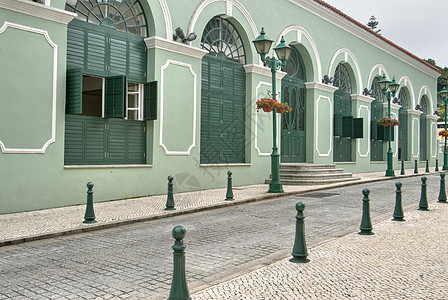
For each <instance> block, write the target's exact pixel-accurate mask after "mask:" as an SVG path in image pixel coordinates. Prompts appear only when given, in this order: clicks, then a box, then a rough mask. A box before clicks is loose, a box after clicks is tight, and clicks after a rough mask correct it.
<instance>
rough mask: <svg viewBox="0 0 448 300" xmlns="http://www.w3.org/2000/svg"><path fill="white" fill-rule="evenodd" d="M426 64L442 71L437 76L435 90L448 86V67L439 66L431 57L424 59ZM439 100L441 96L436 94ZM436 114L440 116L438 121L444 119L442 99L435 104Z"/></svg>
mask: <svg viewBox="0 0 448 300" xmlns="http://www.w3.org/2000/svg"><path fill="white" fill-rule="evenodd" d="M424 61H426V62H427V63H428V64H430V65H432V66H434V67H436V68H437V69H439V70H440V72H442V74H441V75H440V76H439V78H437V92H440V91H441V90H442V89H443V88H444V87H446V88H448V68H447V67H444V68H442V67H439V66H438V65H437V63H436V61H435V60H434V59H432V58H428V59H424ZM439 101H441V98H440V97H439V96H437V102H439ZM437 115H438V116H439V117H440V119H439V121H444V120H445V105H444V103H443V101H441V102H440V104H438V105H437Z"/></svg>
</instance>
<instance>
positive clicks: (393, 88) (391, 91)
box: [378, 75, 400, 176]
mask: <svg viewBox="0 0 448 300" xmlns="http://www.w3.org/2000/svg"><path fill="white" fill-rule="evenodd" d="M378 83H379V85H380V87H381V90H382V91H383V94H384V95H385V96H386V97H387V116H388V117H389V118H390V100H391V98H392V97H395V94H396V93H397V91H398V88H399V87H400V85H399V84H398V83H396V82H395V78H393V79H392V81H389V80H387V78H386V75H383V78H381V80H380V81H378ZM388 127H389V128H388V130H389V139H388V140H389V147H388V149H387V170H386V176H395V172H394V167H393V162H392V147H391V145H390V144H391V139H392V126H388Z"/></svg>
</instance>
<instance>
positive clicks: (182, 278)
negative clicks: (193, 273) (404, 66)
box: [168, 226, 191, 300]
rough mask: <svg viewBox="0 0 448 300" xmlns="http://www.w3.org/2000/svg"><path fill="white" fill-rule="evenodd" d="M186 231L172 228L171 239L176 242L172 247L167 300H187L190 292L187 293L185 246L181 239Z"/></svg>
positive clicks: (182, 228) (183, 228)
mask: <svg viewBox="0 0 448 300" xmlns="http://www.w3.org/2000/svg"><path fill="white" fill-rule="evenodd" d="M186 232H187V230H186V229H185V227H183V226H176V227H174V228H173V231H172V234H173V238H174V239H175V240H176V241H175V242H174V245H173V247H172V248H173V250H174V252H173V256H174V257H173V260H174V264H173V281H172V283H171V291H170V296H169V297H168V300H189V299H191V297H190V292H189V291H188V285H187V275H186V273H185V248H186V247H187V246H185V244H184V242H183V239H184V237H185V234H186Z"/></svg>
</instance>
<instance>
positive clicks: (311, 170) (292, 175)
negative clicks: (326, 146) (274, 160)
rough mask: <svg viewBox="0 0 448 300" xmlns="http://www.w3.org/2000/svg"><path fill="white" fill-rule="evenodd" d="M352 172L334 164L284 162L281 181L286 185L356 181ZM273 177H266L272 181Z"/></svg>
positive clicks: (281, 169)
mask: <svg viewBox="0 0 448 300" xmlns="http://www.w3.org/2000/svg"><path fill="white" fill-rule="evenodd" d="M359 179H360V178H358V177H353V176H352V173H344V170H343V169H337V168H336V165H334V164H322V165H320V164H310V163H283V164H280V181H281V183H282V184H284V185H318V184H331V183H337V182H346V181H355V180H359ZM270 182H271V179H266V183H270Z"/></svg>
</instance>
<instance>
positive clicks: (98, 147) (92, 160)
mask: <svg viewBox="0 0 448 300" xmlns="http://www.w3.org/2000/svg"><path fill="white" fill-rule="evenodd" d="M82 118H83V119H84V162H85V164H87V165H91V164H93V165H95V164H98V165H100V164H105V163H106V161H107V160H106V152H105V150H106V149H107V136H106V128H105V127H106V126H105V120H104V119H102V118H97V117H85V116H83V117H82Z"/></svg>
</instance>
